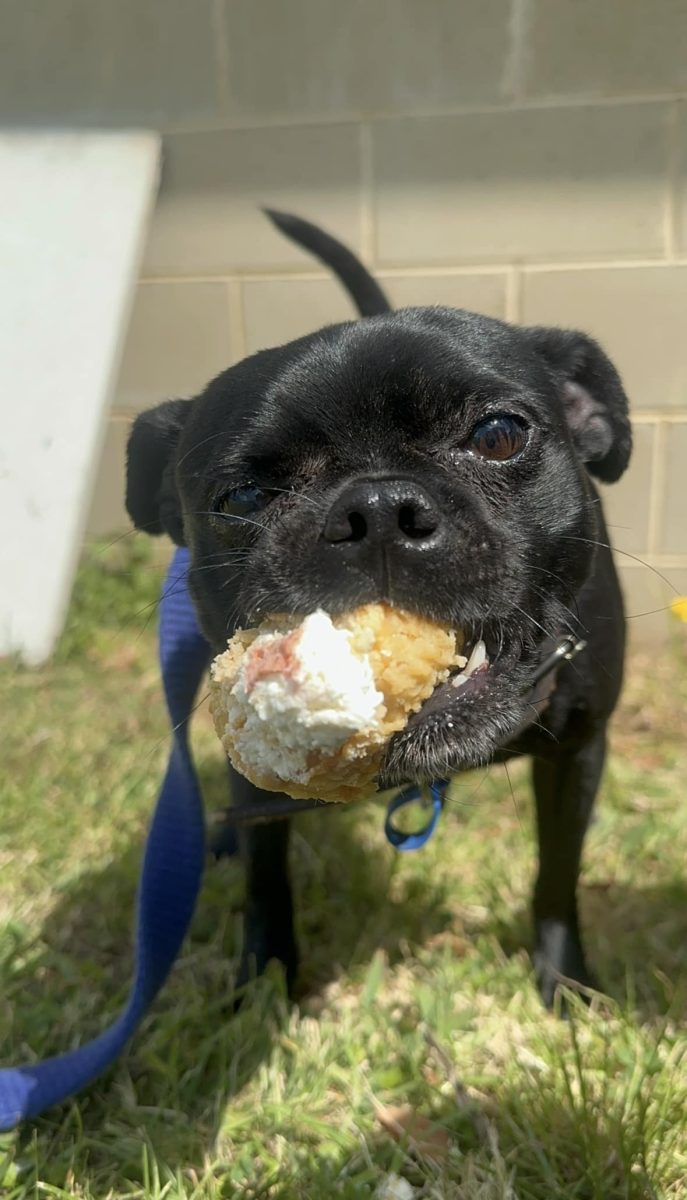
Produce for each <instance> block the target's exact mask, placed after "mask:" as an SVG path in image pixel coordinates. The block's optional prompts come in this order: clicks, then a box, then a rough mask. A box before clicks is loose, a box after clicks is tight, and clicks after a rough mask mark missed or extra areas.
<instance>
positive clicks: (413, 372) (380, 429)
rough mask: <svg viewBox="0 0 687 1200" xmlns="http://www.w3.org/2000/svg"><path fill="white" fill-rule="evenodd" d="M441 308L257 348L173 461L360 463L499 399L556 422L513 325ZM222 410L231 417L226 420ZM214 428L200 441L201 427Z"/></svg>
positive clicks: (428, 438)
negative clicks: (259, 350) (272, 347)
mask: <svg viewBox="0 0 687 1200" xmlns="http://www.w3.org/2000/svg"><path fill="white" fill-rule="evenodd" d="M456 316H457V314H456V313H455V312H450V313H449V312H448V311H444V310H441V309H407V310H402V311H401V312H399V313H396V314H394V317H393V320H391V321H390V320H389V318H381V319H377V318H372V319H368V320H366V321H359V322H355V323H350V324H346V325H338V326H332V327H330V328H327V329H324V330H321V331H320V332H319V333H318V334H315V335H312V336H310V337H308V338H303V339H300V340H299V341H296V342H292V343H290V344H289V345H288V346H285V347H281V348H279V349H277V350H271V351H266V352H263V353H262V354H258V355H256V356H255V357H254V358H252V359H248V360H246V361H245V362H243V363H241V364H239V365H238V367H236V368H234V369H233V371H231V372H228V373H227V375H226V376H225V377H224V378H223V380H222V386H221V388H219V389H217V391H213V389H212V388H211V389H210V390H209V392H208V393H207V394H206V396H205V397H204V398H203V400H201V402H200V403H199V405H198V411H197V413H196V414H195V418H194V420H193V421H192V422H191V423H190V424H189V427H188V428H187V430H186V431H185V436H184V439H183V441H182V445H181V447H180V450H181V456H180V461H182V460H183V459H184V455H186V456H187V457H186V459H185V461H186V463H187V464H188V467H187V469H189V470H193V473H195V471H196V470H198V471H200V473H201V474H203V475H207V474H216V473H218V472H219V473H220V474H222V475H224V474H227V475H232V473H236V472H237V471H239V469H240V468H241V469H243V470H244V473H245V470H246V469H248V470H249V471H250V470H251V469H255V471H257V472H259V473H264V472H265V471H270V470H272V471H273V472H274V473H275V475H278V476H287V475H289V474H292V473H297V472H298V470H299V469H301V468H302V467H303V466H307V467H308V468H311V467H312V466H314V465H316V464H318V463H319V464H322V465H324V464H329V465H333V466H341V467H347V466H348V467H351V468H353V467H360V468H361V469H363V468H364V467H365V465H369V464H370V463H371V461H372V460H373V459H374V458H375V456H378V455H379V454H380V453H382V452H383V453H384V454H385V455H387V456H394V457H395V458H396V460H398V457H399V456H403V455H404V454H406V453H409V452H411V451H412V452H413V453H416V452H418V451H420V452H421V451H422V450H423V448H428V447H430V446H431V447H436V446H437V445H438V444H440V443H441V442H442V441H443V440H447V441H450V440H451V438H452V437H454V436H456V435H457V433H459V432H461V431H463V427H464V424H465V421H466V420H469V419H470V418H471V417H474V416H475V415H476V414H477V409H478V406H479V407H480V411H481V410H483V409H484V406H485V405H487V406H491V407H493V406H495V405H500V406H501V407H503V406H504V404H505V405H506V406H508V403H509V402H519V403H520V404H523V403H524V404H525V405H529V407H530V410H535V409H536V410H538V415H539V416H540V417H541V420H542V421H548V422H551V423H552V424H553V425H562V423H563V418H562V412H561V411H558V406H556V405H555V404H554V405H552V404H551V403H550V402H549V403H548V404H547V403H546V402H545V400H544V395H545V392H546V389H547V386H548V382H549V381H548V379H547V375H546V371H545V370H544V367H543V364H542V363H541V361H540V360H539V358H538V356H537V355H536V353H535V352H534V351H533V350H532V348H531V347H530V346H529V345H528V343H527V342H526V340H525V338H524V337H523V336H522V334H521V332H520V331H519V330H518V329H515V328H511V327H508V326H505V325H502V324H501V323H500V322H498V321H491V320H489V319H488V318H482V317H475V316H474V314H470V313H461V314H459V318H460V319H459V320H458V321H457V320H456ZM229 414H231V419H230V421H229V420H227V417H228V415H229ZM206 427H207V428H211V429H214V430H215V434H216V436H214V437H211V438H210V439H209V440H207V441H205V442H203V441H202V430H203V428H206Z"/></svg>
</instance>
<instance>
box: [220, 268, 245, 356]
mask: <svg viewBox="0 0 687 1200" xmlns="http://www.w3.org/2000/svg"><path fill="white" fill-rule="evenodd" d="M224 286H225V291H226V298H227V307H228V314H227V333H228V336H229V354H230V357H231V359H232V361H233V362H239V361H240V360H241V359H242V358H245V357H246V314H245V311H244V306H243V295H244V293H243V284H242V282H241V280H240V279H228V280H227V282H226V283H225V285H224Z"/></svg>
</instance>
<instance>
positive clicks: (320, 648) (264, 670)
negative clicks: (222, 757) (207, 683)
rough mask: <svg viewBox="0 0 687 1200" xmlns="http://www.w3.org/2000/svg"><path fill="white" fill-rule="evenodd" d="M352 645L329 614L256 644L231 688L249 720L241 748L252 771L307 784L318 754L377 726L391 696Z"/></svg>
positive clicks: (239, 740)
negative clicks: (312, 760) (313, 758)
mask: <svg viewBox="0 0 687 1200" xmlns="http://www.w3.org/2000/svg"><path fill="white" fill-rule="evenodd" d="M350 641H351V635H350V633H349V632H348V631H347V630H344V629H336V628H335V627H334V625H333V624H332V622H331V620H330V618H329V616H328V615H327V613H325V612H323V611H322V610H318V611H316V612H314V613H311V614H310V615H309V616H307V617H306V618H305V619H304V620H303V622H302V624H300V625H299V626H298V627H297V628H296V629H294V630H293V631H291V632H289V633H285V634H283V633H267V634H261V635H260V636H259V637H257V638H256V639H255V641H254V642H253V643H252V645H251V646H250V647H249V649H248V651H247V652H246V655H245V660H244V662H243V663H242V664H241V668H240V671H239V674H238V678H237V679H236V682H235V683H234V685H233V687H232V689H231V695H232V696H233V697H234V698H235V700H236V701H238V704H239V705H240V709H241V713H242V719H243V720H242V725H241V728H240V730H237V731H236V732H237V735H238V736H237V748H238V749H239V750H240V753H241V756H242V758H243V760H244V761H245V763H246V764H247V765H250V766H251V767H253V768H255V769H256V770H257V771H259V772H261V773H268V774H273V775H276V776H277V777H278V778H280V779H284V780H295V781H297V782H299V783H307V782H308V780H309V778H310V775H311V774H312V768H311V769H309V760H310V758H311V756H312V755H313V754H314V753H317V755H322V754H328V753H335V752H336V751H337V750H338V749H339V748H340V747H341V746H342V745H343V744H344V742H346V741H347V740H348V738H349V737H350V736H351V734H353V733H356V732H358V731H360V730H366V729H369V728H372V727H374V725H375V723H376V721H377V719H378V717H379V715H380V706H381V705H382V704H383V699H384V698H383V696H382V693H381V692H379V691H378V690H377V688H376V687H375V681H374V675H373V673H372V668H371V666H370V663H369V661H368V659H367V656H366V655H364V654H363V655H360V654H356V653H354V651H353V649H352V648H351V644H350ZM381 711H382V712H383V709H382V710H381Z"/></svg>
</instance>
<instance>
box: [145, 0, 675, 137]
mask: <svg viewBox="0 0 687 1200" xmlns="http://www.w3.org/2000/svg"><path fill="white" fill-rule="evenodd" d="M215 2H216V3H219V0H215ZM675 100H687V91H681V90H679V89H678V90H675V91H670V92H653V93H646V94H643V93H638V94H636V95H632V96H603V95H594V94H590V93H587V94H585V95H574V96H573V95H570V96H566V95H562V96H551V95H549V96H528V97H523V98H522V99H520V100H518V101H517V102H514V103H510V104H509V103H496V104H455V105H445V106H444V107H441V106H437V107H435V108H427V109H423V110H422V111H421V112H418V110H417V109H411V108H408V109H406V108H398V109H394V110H393V111H391V110H388V109H371V110H368V109H366V110H365V111H364V112H363V111H362V110H360V109H344V110H342V111H341V112H337V113H322V114H317V113H307V112H302V113H293V114H288V115H284V116H281V115H266V116H258V115H257V114H252V115H247V116H233V117H230V116H228V115H222V116H218V117H216V118H213V117H204V118H202V119H200V120H194V119H193V118H190V119H189V120H188V121H183V120H179V121H170V122H169V123H168V124H165V125H163V126H162V127H161V132H162V133H163V134H190V135H191V134H194V133H221V132H227V133H233V132H250V131H252V130H260V129H308V128H320V127H321V126H323V125H332V126H335V125H357V124H358V123H359V122H360V121H361V120H365V121H373V122H387V121H437V120H438V121H440V120H443V119H450V118H451V117H477V116H492V115H503V114H508V113H511V114H512V113H519V112H522V113H527V112H542V111H544V112H549V111H555V110H556V109H565V110H569V109H581V108H604V109H606V108H630V107H638V106H648V105H661V104H662V105H668V104H671V103H672V102H673V101H675Z"/></svg>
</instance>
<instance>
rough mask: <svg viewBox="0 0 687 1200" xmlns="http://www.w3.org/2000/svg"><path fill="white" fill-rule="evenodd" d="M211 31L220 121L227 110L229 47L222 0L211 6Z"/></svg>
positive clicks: (215, 1)
mask: <svg viewBox="0 0 687 1200" xmlns="http://www.w3.org/2000/svg"><path fill="white" fill-rule="evenodd" d="M212 31H213V33H214V36H215V97H216V102H217V110H218V113H219V114H220V119H221V118H222V117H225V119H226V114H227V113H228V110H229V46H228V39H227V28H226V22H225V20H224V4H223V0H214V3H213V5H212Z"/></svg>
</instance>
